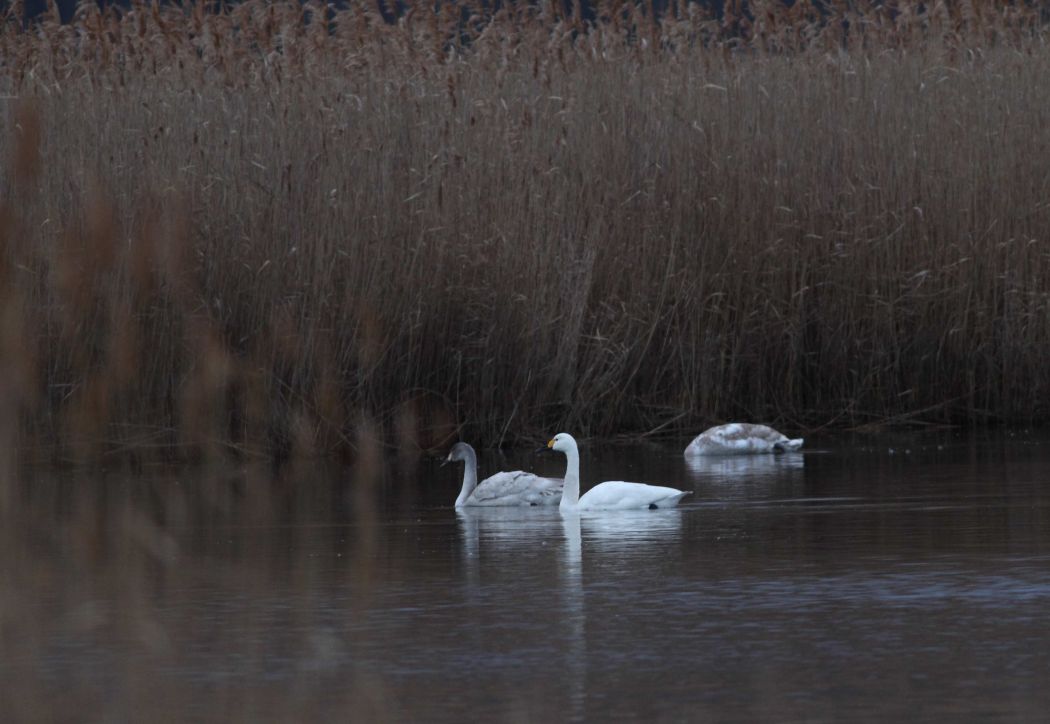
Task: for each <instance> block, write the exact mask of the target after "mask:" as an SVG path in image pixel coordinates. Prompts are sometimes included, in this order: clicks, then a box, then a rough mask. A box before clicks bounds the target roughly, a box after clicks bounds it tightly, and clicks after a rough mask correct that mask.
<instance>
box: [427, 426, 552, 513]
mask: <svg viewBox="0 0 1050 724" xmlns="http://www.w3.org/2000/svg"><path fill="white" fill-rule="evenodd" d="M457 460H460V461H462V462H463V487H462V488H461V489H460V491H459V497H458V498H456V507H457V508H461V507H464V506H533V505H557V504H558V503H560V502H561V491H562V485H563V481H562V480H559V479H558V478H541V477H540V476H538V475H533V474H532V473H527V472H524V471H522V470H515V471H513V472H503V473H496V474H495V475H492V476H490V477H487V478H485V479H484V480H482V481H481V482H480V483H478V482H477V479H478V458H477V455H476V454H475V453H474V448H472V447H471V446H470V445H468V444H467V443H465V442H459V443H456V444H455V445H453V446H452V450H451V451H450V452H449V454H448V458H447V459H446V460H445V462H446V463H449V462H454V461H457Z"/></svg>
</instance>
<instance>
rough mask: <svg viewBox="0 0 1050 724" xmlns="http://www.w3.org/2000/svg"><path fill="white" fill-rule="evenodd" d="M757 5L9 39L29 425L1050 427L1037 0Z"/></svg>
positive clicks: (113, 431) (11, 311) (320, 440)
mask: <svg viewBox="0 0 1050 724" xmlns="http://www.w3.org/2000/svg"><path fill="white" fill-rule="evenodd" d="M753 6H754V8H755V12H753V13H752V15H751V16H750V18H744V17H736V18H733V17H730V18H720V19H711V18H707V17H704V16H702V15H701V14H700V13H699V10H698V9H697V8H696V7H695V6H693V5H687V6H682V7H680V8H678V10H677V14H676V13H675V12H671V13H668V14H667V15H665V16H664V17H663V18H662V19H653V18H652V17H651V16H647V15H645V14H644V13H642V12H641V11H640V10H638V9H632V8H631V7H630V6H626V5H610V6H605V5H601V6H599V8H598V12H597V16H596V20H595V21H594V22H592V23H583V22H581V21H580V20H579V19H577V18H574V17H572V16H565V15H563V14H560V13H559V12H556V8H552V7H548V6H546V5H542V6H539V7H533V8H530V9H528V10H526V9H525V8H520V9H519V10H517V11H514V10H513V9H506V10H504V11H501V12H500V13H498V14H496V15H495V16H481V15H475V16H473V17H472V19H471V20H470V21H469V22H464V21H462V17H463V16H461V15H460V14H459V13H456V12H453V11H452V10H450V9H447V8H446V9H443V10H442V11H441V12H440V13H438V14H433V13H431V12H429V11H428V10H427V9H426V8H422V7H417V8H415V10H414V11H413V12H411V13H410V14H408V15H406V16H405V17H404V18H402V20H401V21H400V22H399V23H396V24H390V23H385V22H383V21H382V19H381V17H380V16H379V15H378V14H377V13H375V12H372V11H369V10H367V9H361V8H352V9H349V10H346V11H326V12H327V15H326V17H325V19H326V22H320V21H319V18H320V16H319V15H318V14H317V12H319V11H315V10H311V9H309V8H307V9H306V10H304V9H302V8H301V7H300V6H299V5H298V4H271V3H262V2H254V1H249V2H246V3H242V4H238V5H236V6H231V7H229V8H226V9H225V10H224V11H223V12H222V13H220V14H215V13H210V12H206V10H205V8H204V6H203V5H193V6H188V7H186V8H181V9H179V8H173V7H172V8H165V7H161V6H157V5H153V6H147V5H142V4H134V5H133V6H132V7H131V9H130V10H127V11H116V10H111V11H107V12H106V13H103V14H100V13H98V12H97V11H96V10H95V9H93V8H91V7H88V6H84V7H82V8H81V10H80V11H79V15H78V17H77V19H76V20H75V21H74V22H73V23H72V24H68V25H59V24H57V23H55V22H53V21H49V20H43V21H40V22H36V23H30V24H28V25H26V26H23V24H21V23H18V22H13V21H11V22H8V23H6V24H5V25H4V26H3V30H2V31H0V58H2V59H3V60H2V64H0V91H2V93H3V95H4V100H3V103H4V106H5V108H4V110H5V112H4V114H3V118H4V119H5V121H6V128H5V129H4V132H3V133H0V137H2V139H0V144H2V145H3V149H2V150H3V152H4V155H5V158H6V159H7V160H8V163H7V173H6V175H5V180H4V194H3V205H2V208H0V219H2V224H0V233H2V242H3V253H2V255H0V258H2V261H3V263H2V268H0V278H2V282H3V283H2V294H3V297H4V300H3V301H4V303H3V312H2V318H0V350H2V356H0V368H2V369H0V379H2V385H0V398H2V403H3V407H4V410H5V417H6V418H7V419H6V420H5V421H4V423H3V424H2V425H0V433H2V435H3V437H4V439H5V441H6V442H5V444H6V443H10V444H12V445H14V444H18V445H21V446H23V447H24V448H27V449H37V450H54V449H58V450H61V451H63V453H68V454H71V455H73V456H75V457H78V458H93V457H95V456H100V455H101V456H106V455H113V454H120V453H122V452H125V451H148V450H161V449H164V450H171V449H176V450H182V451H184V452H185V453H187V454H206V455H211V454H225V453H224V451H227V450H236V451H240V452H241V453H246V454H255V453H258V454H260V455H269V454H272V453H274V452H278V453H288V452H291V453H297V454H298V453H302V454H309V453H326V452H330V451H333V450H338V449H345V450H352V449H354V448H355V447H356V444H357V443H356V440H358V439H359V438H360V436H361V435H362V434H368V435H372V436H374V437H375V438H376V439H379V440H382V441H384V444H392V445H400V446H402V447H403V448H404V449H406V450H409V451H412V450H415V449H417V448H427V447H431V446H440V445H446V444H448V443H449V442H450V441H451V440H453V439H454V438H455V436H457V435H462V436H465V437H467V438H469V439H471V440H473V441H476V442H478V443H480V444H485V445H491V444H496V443H500V442H504V443H506V442H510V441H513V440H515V439H520V438H522V437H528V436H530V435H534V434H537V433H538V432H539V431H549V430H550V429H555V428H557V429H570V428H571V429H573V430H578V431H580V433H581V434H585V435H590V436H612V435H621V434H627V435H630V434H645V433H650V432H654V431H655V432H660V433H673V432H682V431H689V432H695V431H696V430H697V429H699V428H700V427H702V426H703V425H705V424H706V423H708V422H711V421H717V420H724V419H730V418H732V419H743V420H752V421H766V422H775V421H781V422H785V423H787V424H788V425H789V426H790V427H791V428H792V429H801V428H805V427H807V426H823V425H838V426H857V425H864V424H870V423H875V422H879V421H885V420H890V421H895V420H896V421H899V420H921V421H932V422H964V423H983V422H989V421H992V422H1003V423H1030V422H1044V421H1046V420H1047V418H1048V416H1050V404H1048V392H1050V365H1047V364H1046V360H1047V359H1048V358H1050V240H1048V239H1047V230H1048V229H1050V202H1048V199H1050V196H1048V193H1050V176H1048V173H1050V172H1048V169H1050V123H1048V122H1047V121H1048V114H1050V110H1048V109H1050V86H1048V85H1047V84H1046V83H1045V82H1044V80H1045V78H1047V77H1050V49H1048V46H1047V40H1048V34H1047V31H1046V29H1045V27H1044V26H1043V25H1041V24H1040V22H1039V18H1038V17H1037V16H1036V15H1029V14H1025V12H1024V11H1022V10H1021V9H1018V8H1003V9H1000V10H998V11H995V12H991V11H987V12H984V13H983V14H973V12H972V11H973V8H970V12H971V14H969V15H967V14H966V13H965V12H964V10H966V9H965V8H957V9H951V8H945V7H944V6H941V5H938V6H936V7H930V6H924V7H925V8H926V9H925V10H924V11H923V10H921V9H919V8H920V6H915V8H913V9H912V10H910V11H908V12H900V13H898V14H896V15H893V16H891V15H889V14H887V13H886V12H885V11H883V10H879V9H878V8H875V7H871V8H868V9H867V10H866V11H864V12H862V13H856V14H853V15H850V16H848V17H846V16H843V17H840V18H838V19H827V18H825V19H821V18H819V17H817V16H815V15H811V16H806V14H805V12H804V8H796V9H795V10H788V9H785V8H782V7H780V6H778V5H776V4H773V3H768V4H766V3H759V4H753ZM311 7H312V6H311ZM967 7H969V6H967ZM974 7H976V6H974ZM982 7H983V6H982ZM56 446H57V447H56ZM172 446H174V448H173V447H172Z"/></svg>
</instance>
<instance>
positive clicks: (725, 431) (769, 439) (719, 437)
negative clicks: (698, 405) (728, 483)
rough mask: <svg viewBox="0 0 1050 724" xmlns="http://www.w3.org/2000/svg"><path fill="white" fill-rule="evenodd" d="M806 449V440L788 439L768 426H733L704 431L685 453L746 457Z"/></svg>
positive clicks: (688, 454)
mask: <svg viewBox="0 0 1050 724" xmlns="http://www.w3.org/2000/svg"><path fill="white" fill-rule="evenodd" d="M800 447H802V438H797V439H795V440H790V439H788V437H787V435H783V434H781V433H779V432H777V431H776V430H774V429H773V428H771V427H768V426H766V425H752V424H751V423H748V422H731V423H729V424H727V425H718V426H717V427H712V428H709V429H707V430H704V431H703V432H702V433H700V434H699V435H697V436H696V439H694V440H693V441H692V442H691V443H689V447H687V448H686V449H685V454H686V456H691V455H744V454H748V453H770V452H788V451H790V450H798V449H799V448H800Z"/></svg>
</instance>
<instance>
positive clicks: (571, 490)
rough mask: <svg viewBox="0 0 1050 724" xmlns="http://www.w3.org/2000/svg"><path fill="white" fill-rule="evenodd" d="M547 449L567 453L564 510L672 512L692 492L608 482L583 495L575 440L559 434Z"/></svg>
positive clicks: (578, 451)
mask: <svg viewBox="0 0 1050 724" xmlns="http://www.w3.org/2000/svg"><path fill="white" fill-rule="evenodd" d="M547 447H548V448H550V449H551V450H555V451H557V452H560V453H565V458H566V460H567V461H568V464H567V466H566V469H565V491H564V492H563V493H562V496H561V510H562V511H563V512H564V511H574V510H629V509H631V508H672V507H674V506H676V505H678V501H679V500H681V499H682V498H684V497H685V496H686V495H689V494H690V493H691V492H692V491H691V490H676V489H675V488H665V487H663V486H662V485H645V484H643V483H626V482H624V481H622V480H607V481H606V482H604V483H598V484H597V485H595V486H594V487H593V488H591V489H590V490H588V491H587V492H586V493H584V494H583V495H582V496H581V495H580V450H579V448H578V447H577V446H576V440H574V439H573V437H572V435H570V434H569V433H567V432H560V433H558V434H557V435H555V436H554V438H553V439H552V440H551V441H550V442H548V443H547Z"/></svg>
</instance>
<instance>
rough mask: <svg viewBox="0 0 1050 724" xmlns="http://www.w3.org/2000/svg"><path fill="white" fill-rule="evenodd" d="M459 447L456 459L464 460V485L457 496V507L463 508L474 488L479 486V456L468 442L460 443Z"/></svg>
mask: <svg viewBox="0 0 1050 724" xmlns="http://www.w3.org/2000/svg"><path fill="white" fill-rule="evenodd" d="M457 447H458V448H459V449H458V450H457V452H458V455H456V459H458V460H462V461H463V487H462V488H461V489H460V491H459V497H458V498H456V507H457V508H462V507H463V504H464V503H466V502H467V498H468V497H470V494H471V493H473V492H474V488H476V487H477V486H478V456H477V455H476V454H475V453H474V448H472V447H471V446H470V445H467V444H466V443H459V445H457Z"/></svg>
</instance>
